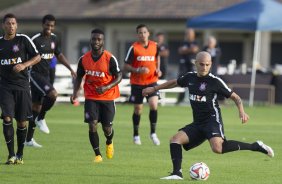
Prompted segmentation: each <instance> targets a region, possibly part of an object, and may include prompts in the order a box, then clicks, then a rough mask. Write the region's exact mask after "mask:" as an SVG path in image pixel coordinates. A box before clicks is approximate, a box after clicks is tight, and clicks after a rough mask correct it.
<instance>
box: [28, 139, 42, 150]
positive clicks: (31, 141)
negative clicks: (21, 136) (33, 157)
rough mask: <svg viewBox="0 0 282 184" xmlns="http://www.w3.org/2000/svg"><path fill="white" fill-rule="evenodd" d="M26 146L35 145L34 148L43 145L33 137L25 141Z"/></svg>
mask: <svg viewBox="0 0 282 184" xmlns="http://www.w3.org/2000/svg"><path fill="white" fill-rule="evenodd" d="M24 145H25V146H29V147H34V148H42V145H40V144H38V143H37V142H36V141H35V140H34V139H33V138H32V139H31V140H30V141H28V142H26V141H25V143H24Z"/></svg>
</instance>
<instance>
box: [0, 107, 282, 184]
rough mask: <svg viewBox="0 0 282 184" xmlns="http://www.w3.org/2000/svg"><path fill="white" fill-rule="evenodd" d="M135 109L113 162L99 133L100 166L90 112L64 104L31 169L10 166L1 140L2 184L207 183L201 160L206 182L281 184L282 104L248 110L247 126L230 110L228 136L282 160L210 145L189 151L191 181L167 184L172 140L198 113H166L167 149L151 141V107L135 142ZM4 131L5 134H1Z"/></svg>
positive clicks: (118, 138)
mask: <svg viewBox="0 0 282 184" xmlns="http://www.w3.org/2000/svg"><path fill="white" fill-rule="evenodd" d="M132 111H133V107H132V106H130V105H124V104H117V113H116V118H115V122H114V128H115V137H114V145H115V156H114V158H113V159H112V160H108V159H107V158H106V157H105V139H104V136H103V134H102V131H101V127H100V128H99V134H100V143H101V145H100V147H101V151H102V154H103V155H104V161H103V163H101V164H93V163H92V158H93V151H92V148H91V146H90V143H89V140H88V126H87V124H85V123H83V107H82V106H80V107H73V106H70V105H64V104H60V105H56V106H55V107H54V108H53V109H52V110H51V111H50V112H49V113H48V115H47V122H48V125H49V128H50V130H51V133H50V134H49V135H46V134H43V133H41V132H40V131H39V130H38V129H37V130H36V132H35V138H36V140H37V142H38V143H40V144H42V145H43V148H42V149H34V148H29V147H28V148H25V152H24V161H25V164H24V165H15V166H6V165H4V164H3V163H4V162H5V161H6V157H7V149H6V145H5V142H4V138H3V135H2V136H0V143H1V144H0V145H1V151H0V161H1V164H0V176H1V179H0V183H3V184H10V183H11V184H14V183H40V184H45V183H46V184H47V183H48V184H54V183H59V184H72V183H73V184H77V183H98V184H131V183H135V184H152V183H153V184H158V183H170V184H171V183H191V184H192V183H199V182H197V181H192V180H191V179H190V177H189V174H188V169H189V167H190V165H191V164H192V163H194V162H197V161H203V162H205V163H207V164H208V166H209V168H210V170H211V176H210V178H209V179H208V180H207V181H206V182H205V183H214V184H215V183H216V184H218V183H222V184H225V183H229V184H230V183H231V184H232V183H234V184H246V183H248V184H260V183H261V184H265V183H267V184H268V183H269V184H276V183H277V184H280V183H281V182H282V176H281V166H282V162H281V161H282V158H281V151H282V147H281V135H282V122H281V117H282V116H281V112H282V107H281V106H273V107H263V106H261V107H255V108H247V109H246V111H247V112H248V113H249V115H250V117H251V119H250V121H249V122H248V124H245V125H242V124H241V123H240V121H239V118H238V112H237V110H236V108H234V107H231V106H226V107H223V108H222V111H223V119H224V123H225V134H226V136H227V138H228V139H234V140H240V141H246V142H253V141H255V140H258V139H261V140H263V141H264V142H265V143H267V144H269V145H271V146H272V148H273V149H274V150H275V154H276V155H275V158H273V159H270V158H268V157H267V156H265V155H263V154H261V153H255V152H249V151H241V152H236V153H235V152H234V153H229V154H225V155H217V154H214V153H212V152H211V150H210V147H209V145H208V143H207V142H205V143H204V144H203V145H201V146H200V147H198V148H196V149H193V150H191V151H189V152H185V151H183V157H184V158H183V174H184V179H185V180H184V181H163V180H160V179H159V178H160V177H163V176H166V175H167V174H168V172H169V171H171V161H170V154H169V138H170V137H171V136H172V135H173V134H174V133H176V131H177V130H178V128H181V127H182V126H184V125H185V124H186V123H188V122H190V121H191V119H192V117H191V109H190V107H184V106H177V107H173V106H166V107H160V108H159V122H158V135H159V138H160V140H161V145H160V146H154V145H153V144H152V142H151V140H150V139H149V121H148V107H147V106H145V108H144V113H143V116H142V119H141V121H142V123H141V127H140V135H141V139H142V146H136V145H133V143H132V123H131V115H132ZM1 127H2V126H1ZM1 132H2V130H1Z"/></svg>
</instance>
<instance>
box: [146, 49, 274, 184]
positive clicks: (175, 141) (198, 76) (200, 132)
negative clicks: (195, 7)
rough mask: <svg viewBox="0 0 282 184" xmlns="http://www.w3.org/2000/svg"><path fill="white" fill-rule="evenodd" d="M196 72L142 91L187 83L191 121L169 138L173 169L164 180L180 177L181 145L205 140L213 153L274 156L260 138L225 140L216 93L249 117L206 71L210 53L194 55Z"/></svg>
mask: <svg viewBox="0 0 282 184" xmlns="http://www.w3.org/2000/svg"><path fill="white" fill-rule="evenodd" d="M195 65H196V72H188V73H186V74H185V75H183V76H181V77H179V78H178V79H175V80H170V81H168V82H166V83H163V84H161V85H159V86H155V87H150V88H146V89H144V90H143V95H144V96H146V95H148V94H151V93H153V92H154V91H157V90H161V89H168V88H173V87H176V86H181V87H188V89H189V99H190V103H191V107H192V110H193V122H192V123H191V124H189V125H187V126H185V127H183V128H181V129H180V130H179V131H178V132H177V133H176V134H175V135H174V136H173V137H172V138H171V139H170V155H171V159H172V163H173V172H172V173H171V175H170V176H167V177H164V178H161V179H167V180H180V179H183V177H182V172H181V163H182V149H181V146H183V148H184V149H185V150H186V151H188V150H190V149H192V148H195V147H197V146H199V145H200V144H202V143H203V142H204V141H205V140H208V141H209V143H210V145H211V149H212V151H213V152H215V153H219V154H223V153H228V152H231V151H239V150H251V151H258V152H262V153H264V154H267V155H268V156H269V157H274V152H273V150H272V149H271V148H270V147H269V146H267V145H265V144H264V143H263V142H262V141H257V142H254V143H252V144H249V143H243V142H239V141H234V140H227V139H226V138H225V135H224V129H223V121H222V118H221V112H220V108H219V105H218V101H217V96H218V94H221V95H223V96H225V97H226V98H231V99H232V100H233V101H234V102H235V104H236V106H237V108H238V111H239V117H240V119H241V121H242V123H246V122H247V121H248V120H249V116H248V115H247V114H246V113H245V111H244V107H243V103H242V101H241V98H240V97H239V96H238V95H237V94H236V93H235V92H233V91H231V90H230V89H229V88H228V87H227V85H226V84H225V83H224V82H223V81H222V80H221V79H220V78H218V77H216V76H214V75H213V74H211V73H210V68H211V56H210V54H209V53H208V52H205V51H202V52H199V53H198V54H197V56H196V62H195Z"/></svg>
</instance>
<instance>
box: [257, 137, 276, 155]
mask: <svg viewBox="0 0 282 184" xmlns="http://www.w3.org/2000/svg"><path fill="white" fill-rule="evenodd" d="M257 143H258V145H259V146H260V147H261V148H262V149H264V150H265V151H266V152H267V153H266V154H267V155H268V156H269V157H271V158H272V157H274V151H273V150H272V148H271V147H269V146H267V145H266V144H264V143H263V142H262V141H257Z"/></svg>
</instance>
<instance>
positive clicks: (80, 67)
mask: <svg viewBox="0 0 282 184" xmlns="http://www.w3.org/2000/svg"><path fill="white" fill-rule="evenodd" d="M76 75H77V77H78V78H83V76H84V75H85V71H84V68H83V65H82V57H81V58H80V59H79V61H78V64H77V70H76Z"/></svg>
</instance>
